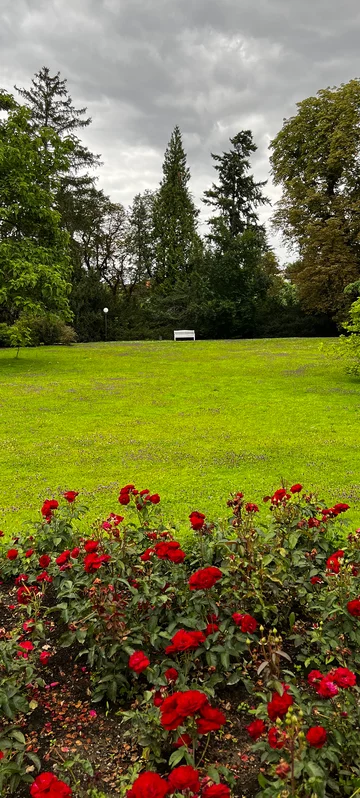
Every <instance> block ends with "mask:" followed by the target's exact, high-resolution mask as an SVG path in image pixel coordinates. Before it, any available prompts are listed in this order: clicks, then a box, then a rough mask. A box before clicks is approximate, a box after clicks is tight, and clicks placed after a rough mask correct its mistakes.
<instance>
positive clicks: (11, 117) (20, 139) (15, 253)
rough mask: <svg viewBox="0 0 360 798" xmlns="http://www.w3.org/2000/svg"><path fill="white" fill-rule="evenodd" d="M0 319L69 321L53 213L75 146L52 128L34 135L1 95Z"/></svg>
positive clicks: (63, 260)
mask: <svg viewBox="0 0 360 798" xmlns="http://www.w3.org/2000/svg"><path fill="white" fill-rule="evenodd" d="M0 108H1V110H2V111H4V112H5V117H4V119H2V120H0V314H1V316H0V318H1V321H2V322H3V323H9V324H11V323H12V322H14V321H16V319H17V318H18V317H19V315H20V314H21V313H22V312H24V311H26V312H30V313H37V314H41V313H43V312H44V311H52V312H54V313H58V314H59V315H61V316H63V318H64V319H69V318H71V312H70V308H69V293H70V288H71V286H70V273H71V265H70V258H69V252H68V236H67V233H66V232H65V231H64V230H63V229H62V227H61V218H60V214H59V213H58V211H57V210H56V209H55V207H54V196H55V193H56V188H57V180H58V174H59V171H62V170H66V169H67V168H68V164H69V153H71V151H72V142H71V140H67V139H64V140H63V141H62V140H61V139H60V138H59V137H58V135H57V134H56V133H55V132H54V131H53V130H52V129H50V128H45V127H42V128H39V129H38V130H37V131H36V132H34V134H33V132H32V127H31V115H30V112H29V111H28V110H27V109H26V108H24V107H22V106H19V105H18V104H17V103H16V102H15V101H14V99H13V97H12V96H11V95H8V94H6V93H5V92H2V93H1V94H0Z"/></svg>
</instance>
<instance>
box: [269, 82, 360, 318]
mask: <svg viewBox="0 0 360 798" xmlns="http://www.w3.org/2000/svg"><path fill="white" fill-rule="evenodd" d="M297 107H298V111H297V113H296V115H295V116H293V117H291V118H290V119H287V120H285V122H284V124H283V127H282V130H281V131H280V133H279V134H278V135H277V136H276V138H275V139H274V141H273V142H272V144H271V148H272V158H271V162H272V170H273V177H274V180H275V183H276V184H278V185H280V186H281V188H282V191H283V193H282V198H281V200H280V202H279V203H278V209H277V211H276V214H275V223H276V226H277V227H278V228H279V229H280V230H281V231H282V233H283V234H284V236H285V238H286V240H287V242H288V243H290V244H291V245H292V246H293V247H295V249H296V253H297V259H296V261H295V262H294V263H293V264H291V267H290V269H289V275H290V276H291V279H292V280H293V282H294V284H295V285H296V286H297V288H298V291H299V296H300V299H301V301H302V303H303V305H304V307H305V308H307V310H308V311H310V312H313V313H324V314H326V315H328V317H329V318H332V319H334V320H335V321H337V322H343V321H344V320H346V313H347V311H348V310H349V306H350V302H351V300H350V297H349V295H348V294H346V292H345V293H344V288H346V286H347V285H348V284H349V283H353V282H354V281H355V280H358V279H359V277H360V255H359V203H360V191H359V185H360V183H359V175H360V158H359V155H360V125H359V121H360V81H359V80H351V81H349V83H346V84H342V85H341V86H340V87H339V88H332V89H330V88H328V89H322V90H321V91H319V92H318V93H317V95H316V96H315V97H309V98H307V99H306V100H303V101H302V102H300V103H298V106H297Z"/></svg>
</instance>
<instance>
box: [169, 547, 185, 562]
mask: <svg viewBox="0 0 360 798" xmlns="http://www.w3.org/2000/svg"><path fill="white" fill-rule="evenodd" d="M185 557H186V554H185V552H184V551H182V549H176V550H175V551H170V552H169V554H168V556H167V559H168V560H169V562H173V563H176V564H179V563H181V562H184V560H185Z"/></svg>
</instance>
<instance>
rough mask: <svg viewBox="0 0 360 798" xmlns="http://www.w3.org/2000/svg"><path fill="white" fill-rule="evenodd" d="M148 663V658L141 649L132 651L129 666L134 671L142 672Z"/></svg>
mask: <svg viewBox="0 0 360 798" xmlns="http://www.w3.org/2000/svg"><path fill="white" fill-rule="evenodd" d="M149 665H150V660H149V659H148V657H147V656H146V654H144V652H143V651H134V653H133V654H131V657H130V659H129V668H131V670H132V671H135V673H142V672H143V671H145V670H146V668H148V667H149Z"/></svg>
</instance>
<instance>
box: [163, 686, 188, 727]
mask: <svg viewBox="0 0 360 798" xmlns="http://www.w3.org/2000/svg"><path fill="white" fill-rule="evenodd" d="M181 695H182V693H173V695H169V696H168V697H167V698H165V701H163V703H162V705H161V707H160V723H161V725H162V726H163V728H164V729H167V730H168V731H172V730H174V729H177V728H178V727H179V726H181V724H182V722H183V720H184V716H183V715H182V714H181V713H180V712H179V710H178V698H179V696H181Z"/></svg>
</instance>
